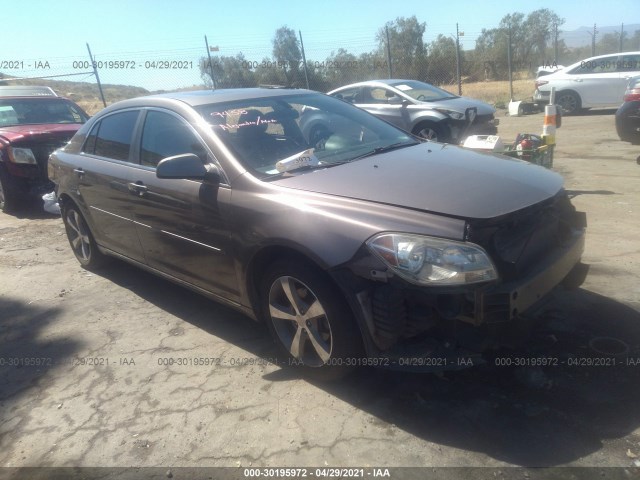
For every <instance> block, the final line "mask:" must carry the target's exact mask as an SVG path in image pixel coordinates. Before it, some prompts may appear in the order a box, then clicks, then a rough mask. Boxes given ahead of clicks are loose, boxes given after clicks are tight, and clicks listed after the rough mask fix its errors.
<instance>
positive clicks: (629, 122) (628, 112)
mask: <svg viewBox="0 0 640 480" xmlns="http://www.w3.org/2000/svg"><path fill="white" fill-rule="evenodd" d="M623 98H624V103H623V104H622V105H620V108H618V111H617V112H616V130H617V131H618V136H619V137H620V140H623V141H625V142H631V143H632V144H634V145H638V144H640V76H637V77H633V78H632V79H631V80H629V84H628V85H627V90H626V91H625V92H624V97H623Z"/></svg>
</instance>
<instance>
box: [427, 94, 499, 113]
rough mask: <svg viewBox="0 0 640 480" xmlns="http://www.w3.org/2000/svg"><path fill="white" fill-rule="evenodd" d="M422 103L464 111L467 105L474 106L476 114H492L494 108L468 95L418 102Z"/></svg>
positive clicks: (432, 106)
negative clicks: (476, 110)
mask: <svg viewBox="0 0 640 480" xmlns="http://www.w3.org/2000/svg"><path fill="white" fill-rule="evenodd" d="M420 104H422V105H429V106H430V107H431V108H448V109H450V110H455V111H457V112H461V113H464V111H465V110H466V109H467V108H469V107H476V108H477V109H478V115H493V114H494V113H496V109H495V108H493V107H492V106H491V105H489V104H488V103H485V102H483V101H481V100H476V99H474V98H468V97H454V98H450V99H448V100H437V101H435V102H420Z"/></svg>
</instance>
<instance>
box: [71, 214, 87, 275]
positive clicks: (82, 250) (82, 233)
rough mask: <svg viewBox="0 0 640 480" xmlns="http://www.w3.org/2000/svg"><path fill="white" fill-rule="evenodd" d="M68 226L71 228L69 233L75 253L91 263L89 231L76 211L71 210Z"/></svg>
mask: <svg viewBox="0 0 640 480" xmlns="http://www.w3.org/2000/svg"><path fill="white" fill-rule="evenodd" d="M67 225H68V226H69V229H68V230H67V232H68V235H69V242H70V243H71V248H73V252H74V253H75V254H76V256H77V257H78V258H79V259H80V260H82V261H84V262H89V261H90V260H91V239H90V237H89V229H88V228H87V225H86V223H85V222H84V220H83V219H82V217H81V216H80V214H79V213H78V212H77V211H76V210H75V209H72V210H69V212H68V213H67Z"/></svg>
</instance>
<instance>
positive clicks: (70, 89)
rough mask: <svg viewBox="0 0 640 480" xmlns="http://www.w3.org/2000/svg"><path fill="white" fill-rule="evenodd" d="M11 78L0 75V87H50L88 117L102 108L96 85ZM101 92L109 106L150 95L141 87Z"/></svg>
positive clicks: (113, 87) (106, 86) (107, 88)
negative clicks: (87, 114)
mask: <svg viewBox="0 0 640 480" xmlns="http://www.w3.org/2000/svg"><path fill="white" fill-rule="evenodd" d="M11 78H13V77H11V76H9V75H5V74H3V73H0V85H44V86H47V87H51V88H53V90H55V92H56V93H57V94H58V95H60V96H61V97H67V98H69V99H71V100H73V101H74V102H76V103H77V104H78V105H80V106H81V107H82V108H84V109H85V110H86V111H87V113H89V114H90V115H93V114H94V113H96V112H98V111H99V110H101V109H102V108H103V106H104V105H103V104H102V100H101V99H100V91H99V90H98V84H97V83H89V82H73V81H68V80H49V79H43V80H37V79H34V80H16V81H11V80H10V79H11ZM102 91H103V93H104V98H105V100H106V101H107V105H110V104H112V103H114V102H117V101H119V100H125V99H127V98H133V97H140V96H143V95H149V93H151V92H149V91H148V90H145V89H144V88H141V87H132V86H130V85H111V84H103V85H102Z"/></svg>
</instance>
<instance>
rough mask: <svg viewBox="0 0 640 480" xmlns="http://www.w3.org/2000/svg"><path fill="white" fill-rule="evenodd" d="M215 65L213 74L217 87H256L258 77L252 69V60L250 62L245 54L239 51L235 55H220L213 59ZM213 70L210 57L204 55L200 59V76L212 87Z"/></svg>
mask: <svg viewBox="0 0 640 480" xmlns="http://www.w3.org/2000/svg"><path fill="white" fill-rule="evenodd" d="M211 62H212V65H213V74H214V76H215V78H216V87H217V88H241V87H255V86H256V78H255V74H254V72H253V71H252V70H251V62H248V61H247V60H246V59H245V57H244V55H243V54H242V52H241V53H238V54H237V55H236V56H235V57H225V56H223V57H220V58H212V59H211ZM210 72H211V70H210V68H209V59H208V58H207V57H202V58H201V59H200V76H201V77H202V79H203V80H204V83H205V85H207V86H209V87H212V86H213V82H212V81H211V73H210Z"/></svg>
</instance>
